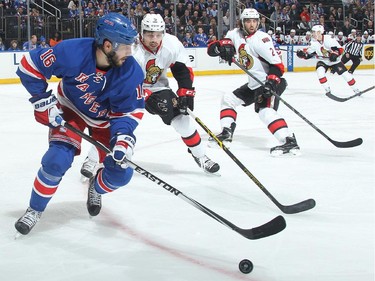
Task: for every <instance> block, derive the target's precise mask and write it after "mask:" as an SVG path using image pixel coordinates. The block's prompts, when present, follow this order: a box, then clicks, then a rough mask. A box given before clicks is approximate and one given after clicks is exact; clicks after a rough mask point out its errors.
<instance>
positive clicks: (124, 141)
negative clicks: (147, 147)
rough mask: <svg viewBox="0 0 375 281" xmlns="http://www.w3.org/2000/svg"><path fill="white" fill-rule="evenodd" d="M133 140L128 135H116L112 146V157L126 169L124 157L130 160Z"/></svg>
mask: <svg viewBox="0 0 375 281" xmlns="http://www.w3.org/2000/svg"><path fill="white" fill-rule="evenodd" d="M134 145H135V140H134V138H133V137H131V136H128V135H118V136H117V137H116V143H115V145H114V147H113V152H112V158H113V160H114V161H115V162H116V164H117V165H119V166H121V168H123V169H126V168H127V167H128V165H127V164H126V161H125V160H126V159H128V160H131V158H132V156H133V149H134Z"/></svg>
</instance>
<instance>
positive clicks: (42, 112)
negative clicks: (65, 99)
mask: <svg viewBox="0 0 375 281" xmlns="http://www.w3.org/2000/svg"><path fill="white" fill-rule="evenodd" d="M29 101H30V102H31V103H32V105H33V107H34V117H35V120H36V121H38V122H39V123H41V124H43V125H46V126H48V127H50V128H55V127H58V126H60V125H59V124H58V123H57V122H56V121H55V119H56V117H57V116H60V115H61V114H62V113H63V112H62V111H61V109H60V104H59V103H58V101H57V99H56V97H55V96H54V95H53V94H52V90H50V91H48V92H46V93H43V94H39V95H36V96H33V97H31V98H30V99H29ZM60 118H61V116H60Z"/></svg>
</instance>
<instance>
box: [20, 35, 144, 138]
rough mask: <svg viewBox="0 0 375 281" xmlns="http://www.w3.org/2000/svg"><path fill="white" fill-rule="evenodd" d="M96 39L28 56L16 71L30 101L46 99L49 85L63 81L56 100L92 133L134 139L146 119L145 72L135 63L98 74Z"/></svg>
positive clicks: (130, 59)
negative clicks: (99, 129) (107, 129)
mask: <svg viewBox="0 0 375 281" xmlns="http://www.w3.org/2000/svg"><path fill="white" fill-rule="evenodd" d="M94 42H95V41H94V39H93V38H79V39H70V40H64V41H62V42H60V43H59V44H57V45H56V46H55V47H53V48H46V49H36V50H32V51H30V52H29V53H27V54H25V55H24V57H23V58H22V59H21V62H20V65H19V67H18V70H17V75H18V76H19V77H20V79H21V82H22V84H23V85H24V87H25V88H26V89H27V91H28V92H29V93H30V94H31V95H32V96H34V95H38V94H42V93H45V92H46V90H47V87H48V83H47V80H48V79H50V78H51V77H52V76H53V75H55V76H56V77H58V78H61V81H60V83H59V87H58V93H57V95H56V96H57V99H58V100H59V102H60V104H62V105H63V106H66V107H68V108H69V109H71V110H73V111H74V112H75V113H76V114H77V115H79V116H80V117H81V118H82V119H84V120H85V121H86V123H87V124H88V125H89V126H92V127H102V128H103V127H108V126H109V127H110V129H111V136H113V135H115V134H128V135H133V131H134V130H135V128H136V127H137V125H138V124H139V122H140V120H141V119H142V117H143V114H144V99H143V94H142V82H143V72H142V70H141V68H140V66H139V64H138V63H137V62H136V61H135V59H134V58H133V57H128V58H127V59H126V61H125V62H124V63H123V65H122V66H121V67H113V68H111V69H109V70H108V71H106V72H105V71H102V70H99V69H97V68H96V59H95V52H96V47H95V43H94Z"/></svg>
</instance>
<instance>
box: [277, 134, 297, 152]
mask: <svg viewBox="0 0 375 281" xmlns="http://www.w3.org/2000/svg"><path fill="white" fill-rule="evenodd" d="M270 153H271V155H272V156H281V155H284V154H292V155H299V154H300V150H299V146H298V144H297V141H296V137H295V136H294V134H293V136H292V137H286V138H285V143H284V144H283V145H279V146H275V147H273V148H271V151H270Z"/></svg>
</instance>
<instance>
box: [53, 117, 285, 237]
mask: <svg viewBox="0 0 375 281" xmlns="http://www.w3.org/2000/svg"><path fill="white" fill-rule="evenodd" d="M56 122H57V123H58V124H60V125H61V126H63V127H65V128H66V129H68V130H70V131H72V132H74V133H75V134H77V135H79V136H80V137H82V138H83V139H85V140H87V141H88V142H89V143H91V144H93V145H95V146H96V147H97V148H99V149H101V150H103V151H104V152H106V153H111V150H110V149H109V148H107V147H106V146H104V145H103V144H101V143H100V142H98V141H96V140H94V139H93V138H92V137H90V136H89V135H86V134H85V133H84V132H82V131H80V130H79V129H76V128H75V127H73V126H72V125H70V124H69V123H66V122H65V121H64V120H63V119H62V118H61V117H57V118H56ZM126 164H127V165H128V166H129V167H130V168H132V169H134V170H135V171H136V172H138V173H139V174H141V175H143V176H145V177H146V178H148V179H149V180H151V181H153V182H155V183H156V184H157V185H159V186H161V187H162V188H164V189H165V190H167V191H169V192H170V193H171V194H173V195H175V196H177V197H179V198H181V199H182V200H184V201H185V202H187V203H189V204H190V205H192V206H193V207H195V208H196V209H198V210H200V211H201V212H203V213H205V214H206V215H208V216H209V217H211V218H213V219H214V220H216V221H218V222H219V223H221V224H222V225H225V226H226V227H228V228H230V229H232V230H234V231H235V232H237V233H238V234H240V235H242V236H243V237H245V238H247V239H250V240H255V239H260V238H264V237H267V236H271V235H274V234H276V233H279V232H280V231H282V230H284V229H285V227H286V222H285V219H284V217H283V216H277V217H275V218H274V219H272V220H271V221H269V222H267V223H265V224H263V225H260V226H258V227H254V228H251V229H243V228H240V227H238V226H236V225H234V224H233V223H231V222H230V221H228V220H226V219H225V218H223V217H222V216H220V215H218V214H217V213H215V212H214V211H212V210H210V209H209V208H207V207H205V206H204V205H202V204H201V203H199V202H198V201H196V200H194V199H192V198H190V197H189V196H187V195H185V194H183V193H182V192H181V191H179V190H178V189H177V188H174V187H173V186H171V185H170V184H168V183H166V182H165V181H163V180H162V179H160V178H158V177H157V176H155V175H154V174H152V173H151V172H149V171H147V170H145V169H143V168H141V167H140V166H138V165H137V164H135V163H133V162H132V161H130V160H126Z"/></svg>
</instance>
